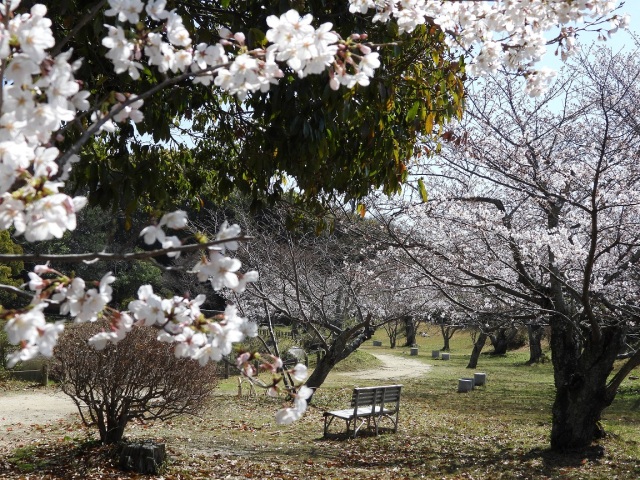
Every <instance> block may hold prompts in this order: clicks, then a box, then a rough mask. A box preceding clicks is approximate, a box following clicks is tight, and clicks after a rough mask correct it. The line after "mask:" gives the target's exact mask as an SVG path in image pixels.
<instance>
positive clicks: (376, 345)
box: [373, 340, 382, 347]
mask: <svg viewBox="0 0 640 480" xmlns="http://www.w3.org/2000/svg"><path fill="white" fill-rule="evenodd" d="M373 346H374V347H381V346H382V342H381V341H380V340H374V341H373Z"/></svg>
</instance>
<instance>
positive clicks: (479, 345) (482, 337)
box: [467, 332, 487, 368]
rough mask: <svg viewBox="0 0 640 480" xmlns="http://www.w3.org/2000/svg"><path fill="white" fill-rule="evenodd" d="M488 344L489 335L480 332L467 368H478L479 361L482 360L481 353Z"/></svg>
mask: <svg viewBox="0 0 640 480" xmlns="http://www.w3.org/2000/svg"><path fill="white" fill-rule="evenodd" d="M486 342H487V334H486V333H484V332H480V333H479V334H478V338H476V341H475V343H474V344H473V351H472V352H471V358H470V359H469V364H468V365H467V368H476V367H477V366H478V359H479V358H480V352H482V349H483V348H484V344H485V343H486Z"/></svg>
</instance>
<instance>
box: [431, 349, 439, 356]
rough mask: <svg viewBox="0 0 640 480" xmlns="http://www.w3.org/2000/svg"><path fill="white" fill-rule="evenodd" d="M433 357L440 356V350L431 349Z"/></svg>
mask: <svg viewBox="0 0 640 480" xmlns="http://www.w3.org/2000/svg"><path fill="white" fill-rule="evenodd" d="M431 358H440V350H431Z"/></svg>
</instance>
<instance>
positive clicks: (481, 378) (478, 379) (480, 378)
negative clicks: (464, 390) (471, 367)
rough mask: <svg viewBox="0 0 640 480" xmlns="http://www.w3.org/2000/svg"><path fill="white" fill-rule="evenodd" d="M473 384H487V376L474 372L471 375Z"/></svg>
mask: <svg viewBox="0 0 640 480" xmlns="http://www.w3.org/2000/svg"><path fill="white" fill-rule="evenodd" d="M473 383H474V384H475V385H476V386H478V385H484V384H485V383H487V374H486V373H484V372H476V373H474V374H473Z"/></svg>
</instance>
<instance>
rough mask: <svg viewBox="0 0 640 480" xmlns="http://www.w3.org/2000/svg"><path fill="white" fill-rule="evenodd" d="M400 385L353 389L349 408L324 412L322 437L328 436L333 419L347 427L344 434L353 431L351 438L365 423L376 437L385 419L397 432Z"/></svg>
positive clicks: (354, 436)
mask: <svg viewBox="0 0 640 480" xmlns="http://www.w3.org/2000/svg"><path fill="white" fill-rule="evenodd" d="M401 388H402V385H386V386H380V387H364V388H354V389H353V394H352V396H351V408H346V409H344V410H333V411H331V412H324V414H323V415H324V436H325V438H326V437H327V435H328V434H329V427H330V426H331V423H332V422H333V420H334V419H336V418H340V419H342V420H344V421H345V423H346V426H347V431H346V434H347V435H349V431H350V430H353V438H356V435H357V434H358V432H359V431H360V429H361V428H362V426H363V425H364V424H365V423H366V424H367V428H368V429H370V428H371V423H372V422H373V426H374V429H375V432H376V435H378V431H379V423H380V421H382V420H384V419H385V418H386V419H388V420H390V421H391V424H392V425H393V431H394V433H395V432H397V431H398V412H399V410H400V389H401Z"/></svg>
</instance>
